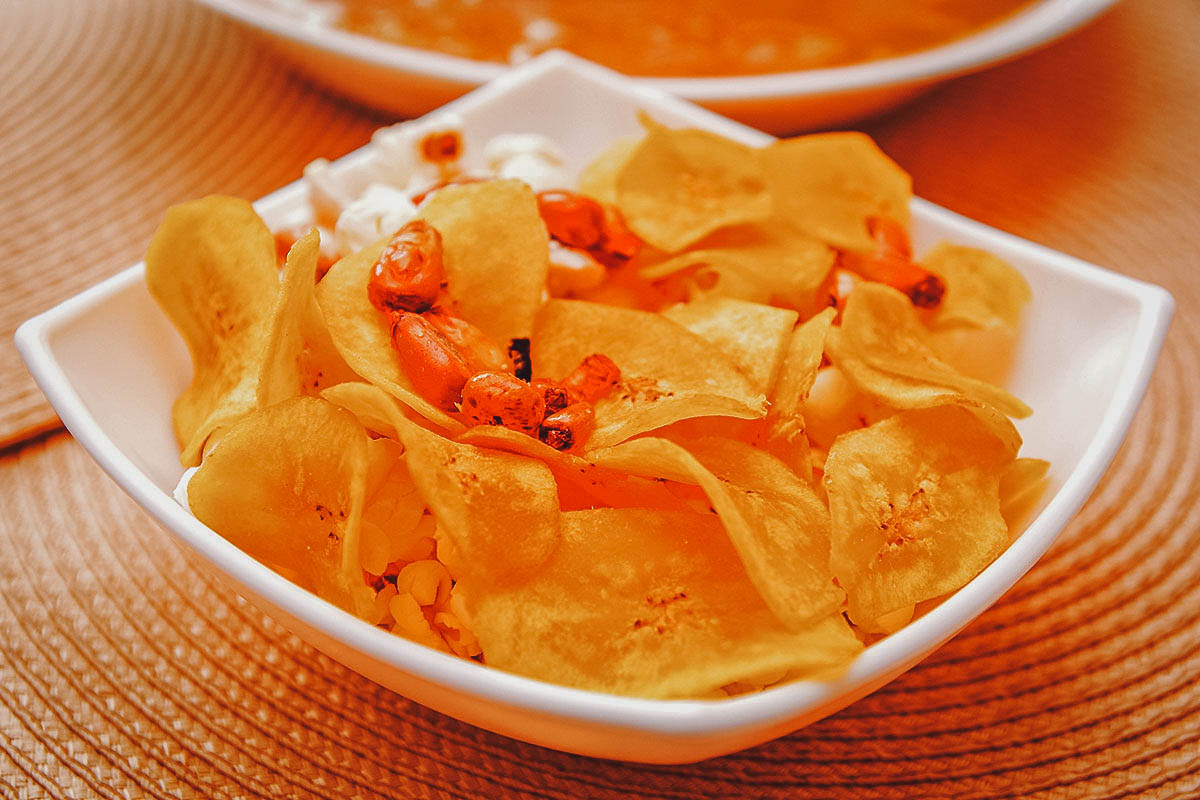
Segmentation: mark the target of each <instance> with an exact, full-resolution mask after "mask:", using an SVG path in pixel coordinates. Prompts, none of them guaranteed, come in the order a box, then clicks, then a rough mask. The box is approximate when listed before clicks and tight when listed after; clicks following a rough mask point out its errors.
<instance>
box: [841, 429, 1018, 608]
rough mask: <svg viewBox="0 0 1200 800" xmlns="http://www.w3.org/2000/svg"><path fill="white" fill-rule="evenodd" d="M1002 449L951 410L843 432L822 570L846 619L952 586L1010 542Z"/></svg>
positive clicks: (1008, 459) (1004, 445) (994, 438)
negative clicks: (842, 595) (843, 603)
mask: <svg viewBox="0 0 1200 800" xmlns="http://www.w3.org/2000/svg"><path fill="white" fill-rule="evenodd" d="M1011 463H1012V455H1011V453H1010V451H1009V449H1008V446H1007V443H1005V442H1004V441H1002V440H1001V439H1000V438H999V437H997V436H996V435H995V433H994V432H993V431H992V430H991V429H990V428H989V427H988V426H987V425H985V424H983V423H982V422H981V421H980V420H979V418H978V417H976V416H975V415H974V414H972V413H971V412H970V411H968V410H967V409H964V408H960V407H958V406H939V407H937V408H931V409H926V410H920V411H905V412H902V413H900V414H897V415H896V416H893V417H889V418H888V419H885V420H883V421H881V422H878V423H876V424H874V425H871V426H870V427H867V428H864V429H862V430H859V431H854V432H852V433H847V434H844V435H843V436H841V437H839V438H838V440H837V442H835V443H834V445H833V447H832V448H831V449H830V451H829V458H828V459H826V461H825V486H826V490H827V491H828V494H829V510H830V514H831V517H832V522H833V528H832V530H833V534H832V550H831V555H830V564H831V565H832V567H833V573H834V575H835V576H836V577H837V580H838V583H839V584H840V585H841V586H843V587H844V588H845V589H846V597H847V601H848V607H847V613H848V614H849V616H850V619H851V620H852V621H853V622H856V623H858V622H864V623H869V622H871V621H872V620H875V619H877V618H879V617H882V616H883V615H885V614H888V613H891V612H893V611H896V610H897V609H900V608H904V607H906V606H909V605H912V604H914V603H918V602H920V601H922V600H927V599H929V598H932V597H938V596H940V595H943V594H947V593H949V592H952V591H954V590H955V589H958V588H959V587H961V586H962V585H963V584H965V583H966V582H967V581H969V580H970V579H971V578H973V577H975V575H976V574H978V573H979V571H980V570H982V569H983V568H984V567H986V566H987V565H988V564H990V563H991V562H992V561H993V560H994V559H995V558H996V556H998V555H1000V552H1001V551H1002V550H1003V549H1004V547H1005V545H1007V544H1008V526H1007V525H1006V524H1005V522H1004V517H1003V516H1002V515H1001V513H1000V478H1001V476H1002V475H1003V474H1004V473H1005V471H1006V470H1007V469H1008V466H1009V464H1011Z"/></svg>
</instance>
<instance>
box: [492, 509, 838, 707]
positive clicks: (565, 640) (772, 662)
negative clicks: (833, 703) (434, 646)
mask: <svg viewBox="0 0 1200 800" xmlns="http://www.w3.org/2000/svg"><path fill="white" fill-rule="evenodd" d="M562 531H563V536H562V543H561V545H560V546H559V548H558V549H557V551H556V552H555V554H554V556H553V557H552V558H551V559H550V561H549V562H548V563H547V564H546V565H545V567H544V568H543V569H542V570H541V571H540V572H539V573H538V574H537V575H536V577H534V579H533V580H532V581H530V582H529V583H527V584H525V585H523V586H520V587H517V588H515V589H513V590H511V591H507V592H495V593H484V592H470V593H469V594H468V597H469V598H470V605H471V622H472V627H473V629H474V631H475V634H476V636H478V638H479V643H480V644H481V645H482V648H483V652H484V653H485V657H486V659H487V663H488V664H489V665H490V666H493V667H496V668H498V669H503V670H508V671H510V672H516V673H518V674H522V675H526V676H529V677H532V678H537V679H540V680H546V681H551V682H554V683H559V684H565V685H567V686H574V687H577V688H581V689H590V690H594V691H603V692H614V693H617V694H624V695H637V696H642V697H691V696H696V695H703V694H707V693H710V692H712V691H714V690H717V689H718V688H719V687H722V686H725V685H727V684H731V683H734V682H736V681H738V680H741V679H747V678H751V677H753V676H756V675H761V674H763V673H768V672H777V673H779V674H793V675H797V676H813V675H819V674H827V673H828V672H830V671H835V670H840V669H842V668H844V667H845V665H846V664H848V663H849V662H850V660H851V659H853V658H854V656H855V655H857V654H858V653H859V652H860V651H861V648H862V645H861V644H860V643H859V642H858V640H857V639H856V638H855V637H854V635H853V633H852V632H851V631H850V629H849V627H848V626H847V625H846V623H845V621H844V620H843V619H842V618H841V616H840V615H834V614H830V615H828V616H826V617H824V618H822V619H820V620H818V621H817V622H815V623H814V624H813V625H811V626H808V627H806V628H804V629H802V630H799V631H789V630H787V629H786V628H784V627H783V626H782V625H780V624H779V622H778V620H776V619H775V617H774V615H773V614H772V613H771V612H770V611H769V610H768V609H767V607H766V606H765V605H764V604H763V602H762V600H761V598H760V597H759V595H758V593H757V592H756V591H755V589H754V587H753V586H752V585H751V584H750V582H749V581H748V580H747V579H746V575H745V573H744V572H743V571H742V570H741V569H740V567H739V566H738V562H737V557H736V555H735V554H734V553H733V551H732V549H731V548H730V546H729V541H728V539H727V538H726V536H725V534H724V532H723V531H722V530H721V527H720V525H719V524H718V523H717V521H716V519H715V518H714V517H712V516H711V515H703V514H687V513H681V512H665V511H652V510H643V509H595V510H591V511H576V512H570V513H566V514H563V515H562ZM468 588H469V587H468Z"/></svg>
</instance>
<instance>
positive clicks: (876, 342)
mask: <svg viewBox="0 0 1200 800" xmlns="http://www.w3.org/2000/svg"><path fill="white" fill-rule="evenodd" d="M825 350H826V352H827V353H828V354H829V358H830V360H831V361H833V363H834V364H836V365H837V366H838V367H839V368H840V369H841V370H842V371H843V372H844V373H845V374H846V377H847V378H849V379H850V380H851V381H852V382H853V383H854V384H855V385H856V386H858V387H859V388H860V389H861V390H862V391H865V392H867V393H868V394H870V395H872V396H874V397H876V399H878V400H880V401H882V402H884V403H887V404H888V405H891V406H893V407H895V408H924V407H928V406H929V405H935V404H940V403H941V402H962V403H963V404H964V405H986V406H990V407H992V408H994V409H996V410H998V411H1000V412H1002V413H1003V414H1007V415H1009V416H1014V417H1026V416H1028V415H1029V414H1030V413H1031V409H1030V408H1029V406H1027V405H1025V404H1024V403H1022V402H1021V401H1020V400H1019V399H1017V398H1016V397H1014V396H1013V395H1011V394H1010V393H1008V392H1006V391H1005V390H1004V389H1001V388H999V387H998V386H993V385H992V384H989V383H985V382H983V381H980V380H977V379H975V378H971V377H968V376H966V375H963V374H962V373H960V372H957V371H956V370H954V369H953V368H952V367H950V366H949V365H948V364H946V363H945V362H943V361H941V360H939V359H938V358H937V356H935V355H934V353H933V351H932V349H930V347H929V346H928V345H927V344H926V342H925V331H924V328H922V326H921V323H920V320H919V319H918V318H917V315H916V312H915V311H914V310H913V307H912V304H911V303H909V301H908V299H907V298H906V297H905V296H904V295H903V294H901V293H900V292H898V291H896V290H895V289H892V288H891V287H888V286H884V285H883V284H881V283H872V282H869V281H863V282H861V283H859V284H858V285H857V286H856V287H855V289H854V291H853V292H851V293H850V297H849V299H848V300H847V301H846V308H845V310H844V311H843V313H842V324H841V326H840V327H837V328H834V329H833V330H831V331H830V332H829V336H828V338H827V339H826V342H825ZM931 398H944V399H941V400H939V401H938V402H930V399H931ZM955 398H961V400H958V399H955ZM1012 435H1014V436H1015V435H1016V434H1015V431H1013V434H1012ZM1017 441H1019V438H1018V439H1017Z"/></svg>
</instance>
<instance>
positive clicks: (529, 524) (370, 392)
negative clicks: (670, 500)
mask: <svg viewBox="0 0 1200 800" xmlns="http://www.w3.org/2000/svg"><path fill="white" fill-rule="evenodd" d="M342 387H343V388H342V396H343V397H349V396H350V395H352V394H356V395H357V398H355V399H354V400H353V401H352V402H354V403H355V404H356V405H362V406H365V405H370V406H372V407H374V408H375V409H376V411H375V413H376V415H378V416H380V417H384V418H386V419H388V420H389V421H390V422H391V424H392V427H393V428H395V430H396V432H397V434H398V435H399V437H400V441H401V442H403V443H404V447H405V460H406V461H407V465H408V471H409V474H410V475H411V476H412V480H413V483H414V484H416V487H417V491H418V492H419V493H420V495H421V497H422V499H423V500H424V501H425V503H426V504H427V505H428V506H429V510H430V511H432V512H433V514H434V516H436V517H437V521H438V529H439V530H440V531H442V530H444V532H445V533H446V535H447V536H449V537H450V540H451V541H452V542H453V545H454V547H455V548H456V549H457V551H458V553H459V555H460V556H461V557H462V559H463V563H464V565H465V567H466V568H467V569H469V570H470V573H469V574H471V575H472V576H473V578H474V580H475V582H476V584H477V585H479V584H482V585H487V586H502V585H511V584H515V583H520V582H521V581H523V580H528V579H529V577H530V576H531V575H533V573H534V572H535V571H536V570H537V569H538V567H540V566H541V565H542V564H543V563H544V562H545V561H546V559H547V558H549V556H550V553H551V552H552V551H553V550H554V547H555V545H556V544H557V542H558V524H559V520H558V515H559V507H558V491H557V487H556V485H555V483H554V476H553V475H552V474H551V472H550V469H549V468H548V467H547V466H546V465H545V464H543V463H542V462H541V461H538V460H535V459H532V458H525V457H523V456H519V455H514V454H512V453H503V452H499V451H497V450H490V449H485V448H482V447H476V446H474V445H470V444H463V443H460V442H454V441H451V440H449V439H445V438H443V437H441V436H439V435H438V434H436V433H433V432H431V431H427V430H425V429H424V428H422V427H421V426H419V425H417V424H416V423H415V422H412V421H411V420H409V419H406V418H405V416H404V415H403V414H402V413H401V411H400V408H399V407H398V406H397V405H396V402H395V400H393V399H392V398H391V397H389V396H388V395H387V394H385V393H384V392H383V391H381V390H380V389H378V388H376V387H373V386H369V385H367V384H362V383H347V384H342Z"/></svg>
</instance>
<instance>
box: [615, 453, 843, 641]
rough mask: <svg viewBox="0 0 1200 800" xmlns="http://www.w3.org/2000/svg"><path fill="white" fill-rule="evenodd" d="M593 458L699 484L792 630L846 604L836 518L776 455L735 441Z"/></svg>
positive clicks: (763, 590) (765, 594) (752, 578)
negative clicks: (832, 548) (833, 540)
mask: <svg viewBox="0 0 1200 800" xmlns="http://www.w3.org/2000/svg"><path fill="white" fill-rule="evenodd" d="M591 456H592V459H593V460H594V461H595V462H596V464H598V465H600V466H602V467H606V468H609V469H614V470H621V471H625V472H629V473H632V474H634V475H645V476H648V477H660V478H667V479H669V480H675V481H682V482H685V483H696V484H699V485H700V487H701V488H702V489H703V490H704V493H705V494H706V495H707V496H708V500H709V502H710V503H711V504H712V508H713V509H714V510H715V511H716V513H717V515H718V517H719V518H720V520H721V524H722V525H724V527H725V530H726V532H727V533H728V535H729V539H730V541H731V542H732V543H733V546H734V549H735V550H736V551H737V554H738V557H739V558H740V559H741V562H742V565H743V566H744V567H745V569H746V573H747V574H748V575H749V576H750V581H751V583H753V584H754V586H755V588H756V589H757V590H758V591H759V593H760V594H761V595H762V597H763V600H764V601H765V602H766V604H767V606H768V607H769V608H770V609H771V611H772V612H773V613H774V614H775V615H776V616H777V617H778V618H779V620H780V621H781V622H782V623H783V624H784V625H786V626H787V627H788V628H790V629H792V630H800V629H802V628H803V627H805V626H806V625H809V624H811V623H812V622H813V621H814V620H816V619H818V618H820V617H822V616H825V615H827V614H830V613H832V612H833V611H835V610H836V609H837V608H838V607H839V606H840V605H841V602H842V592H841V591H840V590H838V588H837V587H836V586H834V584H833V575H832V573H831V572H830V570H829V512H828V511H827V510H826V508H825V506H824V505H823V504H822V503H821V501H820V499H819V498H818V497H817V495H816V494H815V493H814V492H813V490H812V487H810V486H809V485H808V484H807V483H805V482H804V481H802V480H801V479H800V478H798V477H796V475H795V473H793V472H792V471H791V470H789V469H788V468H787V467H786V466H785V465H784V464H783V463H782V462H780V461H779V460H778V459H776V458H775V457H774V456H772V455H770V454H769V453H765V452H763V451H762V450H759V449H757V448H755V447H751V446H750V445H747V444H744V443H742V442H735V441H732V440H728V439H697V440H694V441H689V442H688V443H687V447H686V448H685V447H683V446H681V445H679V444H676V443H675V442H669V441H667V440H665V439H655V438H645V439H634V440H633V441H630V442H625V443H624V444H620V445H617V446H616V447H612V448H609V449H607V450H598V451H595V452H593V453H592V454H591Z"/></svg>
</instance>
